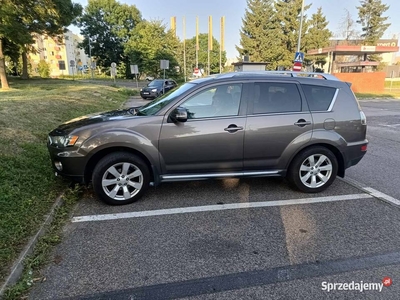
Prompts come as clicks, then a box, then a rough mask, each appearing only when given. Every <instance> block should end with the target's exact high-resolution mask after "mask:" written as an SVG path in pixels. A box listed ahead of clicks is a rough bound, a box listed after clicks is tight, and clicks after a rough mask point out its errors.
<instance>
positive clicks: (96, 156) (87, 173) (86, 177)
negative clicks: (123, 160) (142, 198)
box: [84, 146, 157, 183]
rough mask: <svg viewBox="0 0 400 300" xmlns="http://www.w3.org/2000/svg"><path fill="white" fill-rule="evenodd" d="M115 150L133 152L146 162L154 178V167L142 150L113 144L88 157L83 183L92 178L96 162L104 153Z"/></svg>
mask: <svg viewBox="0 0 400 300" xmlns="http://www.w3.org/2000/svg"><path fill="white" fill-rule="evenodd" d="M115 152H125V153H131V154H134V155H136V156H138V157H140V158H141V159H142V160H143V161H144V162H145V163H146V165H147V167H148V168H149V172H150V178H153V180H155V179H156V176H157V174H155V173H156V171H155V168H154V167H153V165H152V163H151V161H150V160H149V159H148V157H147V156H146V155H144V154H143V153H142V152H140V151H138V150H136V149H133V148H129V147H124V146H113V147H109V148H104V149H102V150H100V151H98V152H96V153H95V154H93V155H92V156H91V157H90V159H89V161H88V162H87V164H86V167H85V173H84V180H85V183H89V182H90V181H91V180H92V175H93V170H94V168H95V167H96V165H97V163H98V162H99V161H100V160H101V159H102V158H103V157H105V156H106V155H108V154H111V153H115Z"/></svg>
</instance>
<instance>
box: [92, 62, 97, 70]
mask: <svg viewBox="0 0 400 300" xmlns="http://www.w3.org/2000/svg"><path fill="white" fill-rule="evenodd" d="M91 68H92V70H95V69H96V62H95V61H92V63H91Z"/></svg>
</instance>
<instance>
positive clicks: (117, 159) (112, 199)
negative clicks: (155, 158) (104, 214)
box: [92, 152, 150, 205]
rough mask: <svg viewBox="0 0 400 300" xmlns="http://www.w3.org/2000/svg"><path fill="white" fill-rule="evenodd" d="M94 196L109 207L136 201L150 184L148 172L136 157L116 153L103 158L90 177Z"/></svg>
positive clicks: (143, 163)
mask: <svg viewBox="0 0 400 300" xmlns="http://www.w3.org/2000/svg"><path fill="white" fill-rule="evenodd" d="M92 183H93V189H94V192H95V193H96V195H97V196H98V197H99V198H100V199H101V200H103V201H104V202H105V203H107V204H110V205H124V204H130V203H133V202H135V201H137V200H138V199H139V198H140V197H141V196H142V195H143V193H144V192H145V191H146V189H147V188H148V187H149V183H150V171H149V168H148V166H147V165H146V163H145V162H144V161H143V160H142V159H141V158H140V157H138V156H136V155H133V154H131V153H127V152H116V153H112V154H108V155H106V156H105V157H103V158H102V159H101V160H100V161H99V162H98V163H97V165H96V167H95V168H94V170H93V175H92Z"/></svg>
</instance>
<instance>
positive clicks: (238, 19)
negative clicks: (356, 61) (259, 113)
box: [70, 0, 400, 58]
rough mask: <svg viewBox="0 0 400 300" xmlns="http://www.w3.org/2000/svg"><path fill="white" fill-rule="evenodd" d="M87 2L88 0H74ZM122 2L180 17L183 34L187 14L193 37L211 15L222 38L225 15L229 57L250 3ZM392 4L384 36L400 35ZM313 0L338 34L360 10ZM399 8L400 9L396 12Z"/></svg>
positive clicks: (160, 16)
mask: <svg viewBox="0 0 400 300" xmlns="http://www.w3.org/2000/svg"><path fill="white" fill-rule="evenodd" d="M73 2H78V3H81V4H82V6H86V4H87V0H73ZM119 2H120V3H126V4H130V5H132V4H133V5H135V6H136V7H137V8H138V9H139V11H140V12H141V13H142V17H143V18H145V19H147V20H162V21H163V22H164V24H165V25H167V28H169V27H170V17H173V16H175V17H176V19H177V21H176V22H177V35H178V36H179V37H180V38H182V37H183V17H185V18H186V38H192V37H193V36H195V34H196V16H198V17H199V31H200V33H207V32H208V16H212V17H213V35H214V37H215V38H216V39H218V40H219V36H220V18H221V17H222V16H225V50H226V52H227V57H228V58H235V57H236V56H237V55H238V52H237V51H236V48H235V45H239V44H240V35H239V30H240V28H241V26H242V18H243V17H244V13H245V9H246V7H247V5H246V0H198V1H196V0H119ZM382 2H383V3H385V4H388V5H389V6H390V7H389V9H388V11H387V12H386V14H385V15H386V16H388V17H389V20H388V22H389V23H391V26H390V27H389V28H388V30H387V31H386V34H385V36H384V37H383V38H392V37H393V35H397V36H399V35H400V18H399V12H400V1H399V0H382ZM308 4H311V5H312V6H311V8H310V9H309V10H308V11H307V12H306V14H307V15H308V16H311V14H312V13H314V12H316V10H317V8H318V7H322V11H323V13H324V15H325V16H326V18H327V20H328V21H329V25H328V28H329V29H330V30H331V31H332V32H333V33H334V34H335V33H338V32H339V27H340V23H341V22H342V21H343V18H344V15H345V13H346V12H345V9H347V10H348V11H349V12H350V14H351V15H352V17H353V19H354V20H356V19H357V17H358V11H357V8H356V6H358V5H359V4H360V1H359V0H346V1H344V0H313V1H312V0H305V5H308ZM396 11H397V13H396ZM70 29H71V30H72V31H73V32H75V33H79V28H76V27H73V26H71V27H70Z"/></svg>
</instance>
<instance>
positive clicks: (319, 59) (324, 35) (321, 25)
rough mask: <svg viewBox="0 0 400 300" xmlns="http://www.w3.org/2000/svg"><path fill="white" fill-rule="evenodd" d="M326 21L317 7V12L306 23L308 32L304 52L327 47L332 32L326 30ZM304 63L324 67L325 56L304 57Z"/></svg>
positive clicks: (320, 9)
mask: <svg viewBox="0 0 400 300" xmlns="http://www.w3.org/2000/svg"><path fill="white" fill-rule="evenodd" d="M328 23H329V22H328V21H327V20H326V17H325V16H324V14H323V13H322V8H321V7H319V8H318V10H317V12H316V13H314V14H313V15H312V16H311V19H310V21H309V22H308V27H309V29H308V32H307V35H306V36H305V50H306V51H308V50H311V49H319V48H324V47H327V46H329V39H330V38H331V36H332V32H331V31H330V30H329V29H328ZM306 62H308V63H311V62H314V63H316V64H320V65H324V64H325V63H326V56H325V55H315V56H312V57H308V58H307V57H306Z"/></svg>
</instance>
